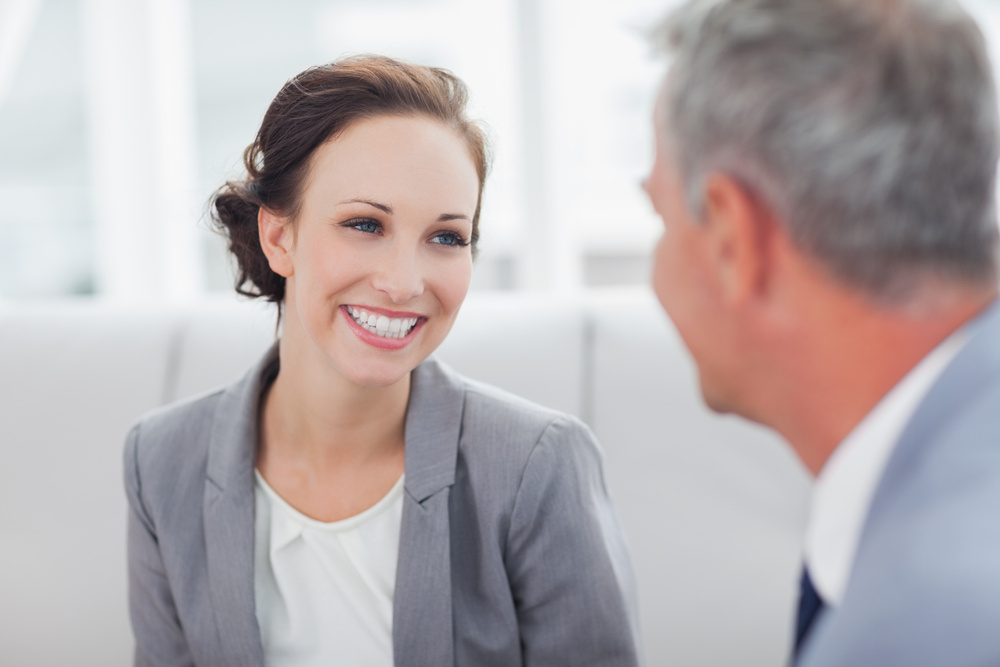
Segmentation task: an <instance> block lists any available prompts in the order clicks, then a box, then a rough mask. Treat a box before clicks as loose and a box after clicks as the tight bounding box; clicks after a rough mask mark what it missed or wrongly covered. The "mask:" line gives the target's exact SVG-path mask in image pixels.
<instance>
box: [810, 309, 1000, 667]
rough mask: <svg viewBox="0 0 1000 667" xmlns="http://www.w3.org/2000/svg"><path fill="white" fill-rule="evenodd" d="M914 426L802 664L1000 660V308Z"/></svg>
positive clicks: (974, 327) (984, 320) (974, 329)
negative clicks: (834, 605)
mask: <svg viewBox="0 0 1000 667" xmlns="http://www.w3.org/2000/svg"><path fill="white" fill-rule="evenodd" d="M969 326H970V329H969V333H970V334H971V338H970V340H969V342H968V343H967V344H966V346H965V348H964V349H963V350H962V351H961V352H960V353H959V355H958V356H957V357H956V358H955V359H954V360H953V361H952V363H951V364H950V365H949V367H948V368H947V369H946V370H945V371H944V372H943V373H942V375H941V377H940V378H939V379H938V381H937V382H936V383H935V385H934V386H933V387H932V388H931V390H930V391H929V393H928V394H927V396H926V397H925V399H924V400H923V402H922V403H921V406H920V407H919V408H918V410H917V413H916V414H915V416H914V417H913V419H912V420H911V422H910V424H908V425H907V427H906V429H905V431H904V433H903V434H902V436H901V438H900V440H899V443H898V444H897V445H896V447H895V449H894V451H893V454H892V456H891V458H890V461H889V463H888V465H887V466H886V470H885V473H884V474H883V477H882V479H881V480H880V482H879V486H878V488H877V490H876V494H875V497H874V498H873V501H872V505H871V510H870V512H869V516H868V518H867V520H866V523H865V527H864V530H863V532H862V536H861V540H860V541H859V545H858V552H857V556H856V559H855V563H854V567H853V568H852V573H851V579H850V581H849V583H848V587H847V589H846V591H845V595H844V599H843V601H842V604H841V606H840V608H839V609H838V610H836V611H835V612H833V613H830V614H828V618H824V619H823V620H822V622H821V624H820V625H819V626H818V627H817V629H816V632H815V636H814V640H813V641H811V642H810V644H809V645H808V647H807V649H808V650H807V652H806V654H805V655H804V656H803V660H802V663H801V664H802V665H808V666H809V667H814V666H818V665H834V664H838V665H839V664H850V665H861V666H864V665H888V664H905V665H913V666H916V667H920V666H922V665H927V666H930V665H949V666H950V667H963V666H965V665H969V666H971V665H985V664H1000V632H998V631H997V628H1000V518H998V517H1000V514H998V508H1000V306H997V305H994V306H993V307H991V308H990V309H989V310H988V311H987V312H985V313H984V314H983V315H981V316H980V317H979V318H978V320H977V321H975V322H973V323H971V324H970V325H969Z"/></svg>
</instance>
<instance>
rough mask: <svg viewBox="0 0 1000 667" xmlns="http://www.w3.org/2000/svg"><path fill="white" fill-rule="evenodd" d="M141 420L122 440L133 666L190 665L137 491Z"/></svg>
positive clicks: (150, 526) (153, 528)
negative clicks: (133, 641) (127, 508)
mask: <svg viewBox="0 0 1000 667" xmlns="http://www.w3.org/2000/svg"><path fill="white" fill-rule="evenodd" d="M140 429H141V425H138V424H137V425H136V426H134V427H133V428H132V430H131V431H130V432H129V434H128V437H127V439H126V442H125V492H126V494H127V496H128V505H129V512H128V597H129V615H130V617H131V620H132V632H133V634H134V636H135V665H136V667H147V666H148V667H153V666H154V665H155V666H156V667H182V666H183V667H190V666H193V665H194V659H193V657H192V656H191V652H190V650H189V648H188V644H187V640H186V639H185V637H184V632H183V630H182V628H181V624H180V620H179V618H178V614H177V610H176V608H175V606H174V600H173V596H172V594H171V592H170V584H169V582H168V581H167V576H166V572H165V569H164V567H163V561H162V559H161V557H160V549H159V544H158V541H157V536H156V526H155V525H154V523H153V520H152V518H151V517H150V514H149V512H148V511H147V509H146V505H145V503H144V502H143V497H142V480H141V478H140V473H139V464H138V452H137V449H138V444H139V436H140Z"/></svg>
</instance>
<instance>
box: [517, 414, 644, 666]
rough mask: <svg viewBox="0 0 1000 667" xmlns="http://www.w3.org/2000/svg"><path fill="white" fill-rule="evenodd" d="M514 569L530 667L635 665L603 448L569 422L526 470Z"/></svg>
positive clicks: (628, 595) (635, 636) (631, 616)
mask: <svg viewBox="0 0 1000 667" xmlns="http://www.w3.org/2000/svg"><path fill="white" fill-rule="evenodd" d="M506 563H507V566H506V567H507V570H508V576H509V578H510V584H511V590H512V592H513V596H514V603H515V607H516V610H517V616H518V623H519V630H520V634H521V644H522V655H523V659H524V665H526V666H527V667H533V666H535V665H545V666H556V665H567V666H573V667H582V666H585V665H594V666H595V667H596V666H598V665H599V666H601V667H609V666H615V665H623V666H625V665H629V666H630V665H636V664H638V663H639V652H640V649H639V632H638V627H637V614H636V609H635V583H634V577H633V574H632V570H631V565H630V560H629V557H628V552H627V549H626V546H625V541H624V538H623V535H622V531H621V528H620V525H619V523H618V520H617V517H616V515H615V512H614V509H613V508H612V506H611V501H610V499H609V498H608V493H607V489H606V487H605V483H604V473H603V467H602V462H601V454H600V450H599V448H598V445H597V442H596V440H595V438H594V436H593V434H592V433H591V432H590V430H589V429H587V427H586V426H584V425H583V424H582V423H580V422H579V421H577V420H575V419H572V418H567V417H561V418H559V419H556V420H555V421H553V422H552V423H551V424H550V425H549V426H548V427H547V428H546V429H545V431H544V432H543V433H542V435H541V437H540V438H539V440H538V442H537V443H536V445H535V446H534V448H533V449H532V451H531V453H530V455H529V457H528V460H527V463H526V465H525V468H524V471H523V474H522V478H521V481H520V484H519V487H518V491H517V495H516V498H515V502H514V506H513V510H512V514H511V523H510V529H509V534H508V539H507V550H506Z"/></svg>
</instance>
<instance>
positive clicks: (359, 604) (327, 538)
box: [254, 471, 403, 667]
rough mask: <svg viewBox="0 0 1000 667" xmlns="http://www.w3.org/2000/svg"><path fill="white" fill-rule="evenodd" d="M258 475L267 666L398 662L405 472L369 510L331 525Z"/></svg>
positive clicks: (257, 576) (259, 576)
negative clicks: (396, 602)
mask: <svg viewBox="0 0 1000 667" xmlns="http://www.w3.org/2000/svg"><path fill="white" fill-rule="evenodd" d="M255 474H256V477H257V484H256V489H255V493H254V495H255V499H256V508H257V514H256V518H255V520H254V524H255V526H254V527H255V534H256V543H255V545H254V595H255V597H256V606H257V623H258V625H259V626H260V638H261V643H262V644H263V647H264V664H265V665H267V667H291V666H292V665H294V666H295V667H313V666H315V667H321V666H322V667H331V666H336V665H350V666H351V667H354V666H358V667H369V666H371V667H375V666H385V667H391V665H392V660H393V658H392V600H393V593H394V591H395V588H396V559H397V555H398V552H399V528H400V524H401V523H402V518H403V477H402V476H401V477H400V478H399V481H398V482H396V485H395V486H393V487H392V490H391V491H389V493H388V494H387V495H386V496H385V497H384V498H383V499H382V500H380V501H379V502H378V503H376V504H375V505H374V506H373V507H370V508H369V509H367V510H365V511H364V512H362V513H361V514H358V515H356V516H353V517H350V518H348V519H344V520H342V521H334V522H332V523H324V522H322V521H316V520H315V519H310V518H309V517H307V516H305V515H304V514H302V513H301V512H299V511H298V510H296V509H295V508H294V507H292V506H291V505H289V504H288V503H287V502H285V501H284V499H282V498H281V496H279V495H278V494H277V493H275V492H274V490H273V489H272V488H271V487H270V486H268V484H267V482H266V481H265V480H264V478H263V477H262V476H261V474H260V473H259V472H257V471H255Z"/></svg>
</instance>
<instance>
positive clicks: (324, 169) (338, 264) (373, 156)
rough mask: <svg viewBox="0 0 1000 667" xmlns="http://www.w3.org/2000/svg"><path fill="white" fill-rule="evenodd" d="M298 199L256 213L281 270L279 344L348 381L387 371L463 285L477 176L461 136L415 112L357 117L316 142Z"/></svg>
mask: <svg viewBox="0 0 1000 667" xmlns="http://www.w3.org/2000/svg"><path fill="white" fill-rule="evenodd" d="M301 197H302V198H301V209H300V211H299V214H298V216H297V218H296V220H295V221H294V223H292V224H288V223H287V221H281V220H280V219H275V220H272V221H271V222H270V223H269V222H268V221H267V220H265V218H267V214H265V215H262V221H261V233H262V238H263V236H264V235H266V234H271V235H272V236H271V237H270V238H272V239H274V240H275V241H276V243H275V250H274V251H273V252H270V253H269V258H270V259H271V266H272V268H274V269H275V270H276V271H277V272H278V273H280V274H282V275H285V277H286V278H287V283H286V292H285V312H286V316H285V325H284V333H283V336H284V337H285V339H286V344H289V343H290V344H291V345H292V346H293V347H294V348H296V349H294V351H293V354H294V355H295V356H301V355H303V354H304V355H305V356H304V358H303V359H304V361H306V363H309V364H313V363H315V362H317V361H318V362H319V363H321V364H322V363H326V364H328V365H329V367H330V368H332V369H333V370H334V371H336V372H337V373H339V374H340V375H342V376H344V377H346V378H347V379H349V380H351V381H352V382H354V383H356V384H360V385H366V386H387V385H390V384H393V383H395V382H397V381H399V380H400V379H402V378H403V377H405V376H406V375H407V374H408V373H409V372H410V371H411V370H413V368H414V367H416V366H417V364H419V363H420V362H421V361H423V360H424V359H426V358H427V356H428V355H429V354H430V353H431V352H433V351H434V349H435V348H437V346H438V345H440V344H441V341H443V340H444V337H445V336H446V335H447V334H448V331H449V330H450V329H451V326H452V324H453V323H454V321H455V317H456V316H457V315H458V310H459V307H460V306H461V305H462V301H463V300H464V299H465V295H466V293H467V292H468V289H469V281H470V279H471V277H472V252H471V251H472V248H471V246H470V245H469V239H470V235H471V233H472V217H473V214H474V213H475V210H476V204H477V200H478V197H479V179H478V176H477V174H476V168H475V165H474V163H473V161H472V158H471V157H470V154H469V150H468V148H467V146H466V143H465V141H464V140H463V139H462V138H461V137H460V136H459V135H458V134H457V133H456V132H455V131H454V130H452V129H451V128H449V127H447V126H446V125H444V124H442V123H440V122H438V121H435V120H431V119H427V118H422V117H400V116H380V117H375V118H371V119H365V120H361V121H358V122H356V123H353V124H352V125H350V126H349V127H348V128H347V129H346V130H345V131H344V132H342V133H341V134H340V135H338V136H337V137H335V138H334V139H332V140H330V141H327V142H326V143H325V144H323V145H322V146H320V147H319V148H318V149H316V152H315V153H314V154H313V156H312V162H311V167H310V169H309V173H308V176H307V178H306V182H305V183H304V188H303V192H302V195H301ZM269 224H273V225H275V226H276V229H272V230H271V231H270V232H269V231H268V225H269ZM277 227H280V229H277ZM264 245H265V246H267V245H268V244H267V241H265V244H264Z"/></svg>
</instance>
